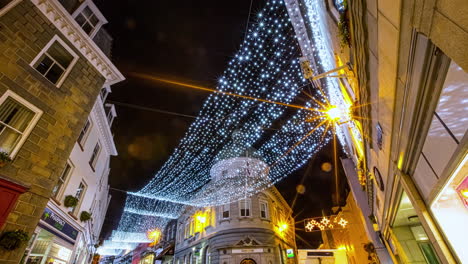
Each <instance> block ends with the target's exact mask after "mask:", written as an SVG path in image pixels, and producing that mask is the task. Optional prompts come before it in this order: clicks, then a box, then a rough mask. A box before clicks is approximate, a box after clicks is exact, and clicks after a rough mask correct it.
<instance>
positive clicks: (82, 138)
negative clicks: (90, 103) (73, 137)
mask: <svg viewBox="0 0 468 264" xmlns="http://www.w3.org/2000/svg"><path fill="white" fill-rule="evenodd" d="M90 126H91V122H89V119H88V120H86V123H85V125H84V126H83V129H81V132H80V135H79V136H78V140H77V141H78V144H80V146H81V148H83V146H84V141H85V137H86V135H87V134H88V131H89V127H90Z"/></svg>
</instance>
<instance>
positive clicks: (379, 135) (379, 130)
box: [375, 123, 383, 150]
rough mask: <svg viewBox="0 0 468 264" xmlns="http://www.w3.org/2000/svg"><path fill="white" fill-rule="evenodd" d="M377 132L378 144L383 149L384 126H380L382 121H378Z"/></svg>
mask: <svg viewBox="0 0 468 264" xmlns="http://www.w3.org/2000/svg"><path fill="white" fill-rule="evenodd" d="M375 128H376V132H377V146H378V147H379V149H380V150H382V146H383V130H382V127H381V126H380V123H377V126H376V127H375Z"/></svg>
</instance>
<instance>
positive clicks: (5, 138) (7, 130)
mask: <svg viewBox="0 0 468 264" xmlns="http://www.w3.org/2000/svg"><path fill="white" fill-rule="evenodd" d="M41 115H42V111H41V110H39V109H38V108H37V107H35V106H33V105H32V104H30V103H29V102H27V101H26V100H24V99H23V98H21V97H20V96H18V95H17V94H15V93H13V92H12V91H10V90H8V91H6V92H5V93H4V94H3V95H2V97H0V149H1V151H4V152H6V153H8V154H9V156H10V158H13V157H14V156H15V155H16V153H17V152H18V151H19V149H20V147H21V146H22V145H23V143H24V142H25V141H26V138H27V137H28V136H29V133H30V132H31V130H32V129H33V127H34V126H35V125H36V123H37V121H38V120H39V118H40V116H41Z"/></svg>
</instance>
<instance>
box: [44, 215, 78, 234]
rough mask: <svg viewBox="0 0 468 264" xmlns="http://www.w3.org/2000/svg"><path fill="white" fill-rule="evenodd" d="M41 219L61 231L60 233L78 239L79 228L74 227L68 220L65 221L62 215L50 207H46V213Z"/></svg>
mask: <svg viewBox="0 0 468 264" xmlns="http://www.w3.org/2000/svg"><path fill="white" fill-rule="evenodd" d="M41 220H42V221H44V222H46V223H47V224H49V225H51V226H52V227H54V228H55V229H57V230H58V231H60V233H62V234H64V235H66V236H67V237H69V238H71V239H73V240H76V238H77V236H78V230H76V229H75V228H73V227H72V226H71V225H70V224H69V223H67V221H65V220H64V219H63V218H62V217H60V216H59V215H58V214H56V213H54V212H53V211H52V210H50V209H49V208H47V207H46V208H45V210H44V213H43V214H42V216H41Z"/></svg>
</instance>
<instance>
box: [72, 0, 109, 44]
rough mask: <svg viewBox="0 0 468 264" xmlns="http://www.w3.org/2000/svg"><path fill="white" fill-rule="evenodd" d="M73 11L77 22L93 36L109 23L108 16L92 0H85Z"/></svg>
mask: <svg viewBox="0 0 468 264" xmlns="http://www.w3.org/2000/svg"><path fill="white" fill-rule="evenodd" d="M82 2H84V3H83V4H82V5H81V6H79V7H78V8H77V9H76V10H75V11H74V13H73V15H72V16H73V17H74V18H75V21H76V23H77V24H78V25H79V26H80V27H81V28H82V29H83V31H84V32H85V33H86V34H87V35H88V36H90V37H91V38H92V37H94V36H95V34H96V33H97V32H98V31H99V29H100V28H101V26H102V25H103V24H105V23H107V20H106V18H105V17H104V16H103V15H102V13H101V11H99V9H98V8H97V6H96V5H95V4H94V3H93V1H91V0H85V1H82Z"/></svg>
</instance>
